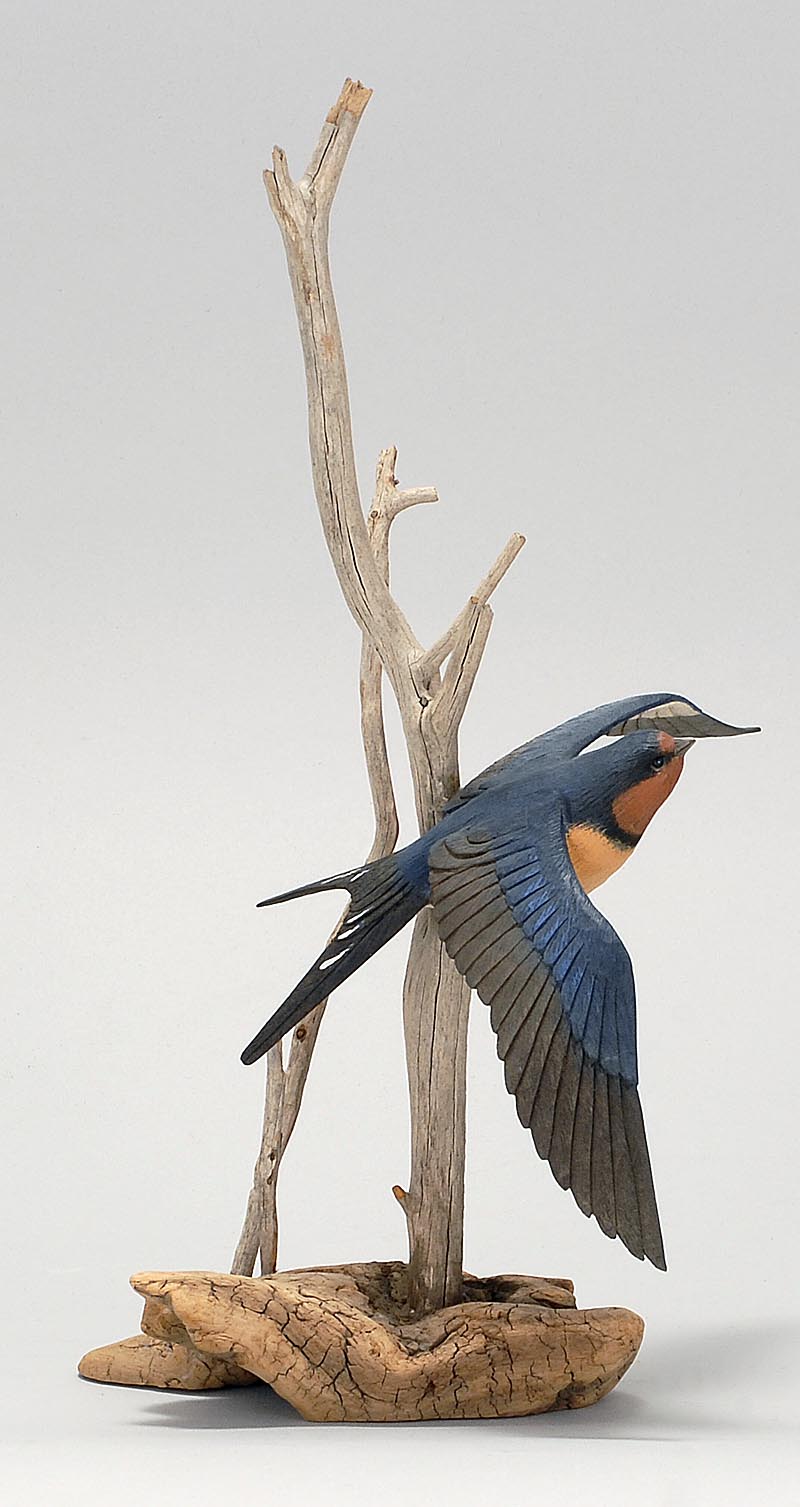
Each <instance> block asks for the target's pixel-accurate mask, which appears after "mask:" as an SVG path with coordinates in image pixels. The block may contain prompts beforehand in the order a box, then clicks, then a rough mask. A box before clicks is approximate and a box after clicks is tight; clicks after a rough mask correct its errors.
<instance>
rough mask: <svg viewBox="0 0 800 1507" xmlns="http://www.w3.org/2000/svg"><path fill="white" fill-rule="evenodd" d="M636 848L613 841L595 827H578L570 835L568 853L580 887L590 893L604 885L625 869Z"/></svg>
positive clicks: (572, 828) (572, 829)
mask: <svg viewBox="0 0 800 1507" xmlns="http://www.w3.org/2000/svg"><path fill="white" fill-rule="evenodd" d="M634 846H635V844H633V843H631V844H630V845H629V844H627V843H626V844H625V845H624V846H623V844H622V843H618V842H615V841H613V839H612V838H610V837H607V836H606V834H605V832H599V831H598V829H597V828H596V827H588V826H582V825H576V826H574V827H570V828H569V831H568V832H567V852H568V853H569V856H570V862H571V864H572V867H573V869H574V870H575V873H576V875H577V877H578V883H579V884H580V886H581V888H582V889H584V890H585V891H586V893H587V895H588V894H589V892H590V891H591V890H596V889H597V888H598V887H599V886H600V885H601V884H604V883H605V881H606V879H608V878H609V877H610V876H611V874H615V873H616V871H617V869H620V868H622V865H623V863H624V862H625V859H626V858H629V857H630V855H631V853H632V852H633V850H634Z"/></svg>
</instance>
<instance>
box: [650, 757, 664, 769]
mask: <svg viewBox="0 0 800 1507" xmlns="http://www.w3.org/2000/svg"><path fill="white" fill-rule="evenodd" d="M666 762H667V760H666V755H665V754H656V756H655V758H654V759H651V760H650V768H651V769H663V768H664V765H665V764H666Z"/></svg>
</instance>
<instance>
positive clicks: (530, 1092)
mask: <svg viewBox="0 0 800 1507" xmlns="http://www.w3.org/2000/svg"><path fill="white" fill-rule="evenodd" d="M562 1018H563V1017H562V1013H561V1002H560V1000H559V998H558V995H557V993H556V991H555V989H554V990H553V993H552V994H551V995H550V998H549V1000H548V1002H547V1006H546V1009H545V1010H544V1013H543V1014H542V1016H541V1017H540V1019H539V1021H538V1024H537V1026H536V1031H535V1033H533V1035H532V1039H531V1042H530V1048H529V1050H528V1054H527V1057H526V1058H525V1064H524V1066H523V1068H522V1071H521V1073H520V1075H519V1079H518V1081H517V1087H516V1089H515V1095H514V1096H515V1098H516V1101H517V1114H518V1116H519V1119H520V1121H521V1123H522V1124H523V1125H524V1126H525V1128H526V1130H528V1129H530V1124H531V1115H532V1113H533V1105H534V1100H535V1098H536V1095H537V1093H538V1091H539V1086H540V1084H541V1080H542V1073H543V1072H544V1067H545V1063H546V1062H547V1059H548V1057H549V1055H550V1048H551V1046H552V1045H553V1037H554V1036H555V1033H556V1031H557V1029H558V1025H559V1022H560V1021H561V1020H562ZM537 1149H538V1148H537Z"/></svg>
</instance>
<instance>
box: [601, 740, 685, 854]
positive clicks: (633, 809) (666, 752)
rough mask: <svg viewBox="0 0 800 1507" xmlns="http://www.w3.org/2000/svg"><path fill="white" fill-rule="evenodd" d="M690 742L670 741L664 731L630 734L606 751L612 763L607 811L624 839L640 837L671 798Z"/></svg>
mask: <svg viewBox="0 0 800 1507" xmlns="http://www.w3.org/2000/svg"><path fill="white" fill-rule="evenodd" d="M694 741H695V740H694V738H673V736H672V734H671V733H665V732H643V733H631V734H629V735H628V736H627V737H624V738H620V739H619V742H618V743H615V744H614V745H612V747H611V748H610V749H609V750H608V752H609V754H610V755H611V763H612V769H611V771H610V773H611V775H612V778H611V782H610V784H611V788H610V789H609V794H610V795H611V809H612V811H613V814H614V818H615V820H616V822H617V825H618V826H619V827H620V828H621V829H622V831H623V832H624V833H625V834H626V835H627V836H629V837H632V838H638V837H641V835H642V833H643V832H644V830H645V827H646V826H647V825H648V823H649V822H650V821H651V819H652V818H653V817H654V816H655V814H656V812H657V810H658V808H659V806H663V804H664V802H665V800H666V799H667V796H668V795H671V793H672V791H673V790H674V789H675V786H676V785H677V783H678V780H679V779H680V777H681V774H682V772H683V761H684V757H685V755H686V754H687V753H688V751H689V749H690V748H691V747H692V745H693V744H694Z"/></svg>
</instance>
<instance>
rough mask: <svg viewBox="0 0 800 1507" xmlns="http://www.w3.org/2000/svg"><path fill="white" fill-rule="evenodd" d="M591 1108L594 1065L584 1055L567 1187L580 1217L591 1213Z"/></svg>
mask: <svg viewBox="0 0 800 1507" xmlns="http://www.w3.org/2000/svg"><path fill="white" fill-rule="evenodd" d="M593 1107H594V1063H593V1062H591V1061H590V1059H589V1058H588V1057H587V1056H586V1054H585V1053H584V1056H583V1063H582V1066H581V1081H580V1084H579V1086H578V1101H577V1104H576V1106H575V1128H574V1132H573V1136H572V1156H571V1159H570V1173H569V1185H570V1187H571V1189H572V1193H573V1197H574V1199H575V1202H576V1204H577V1205H578V1208H579V1209H580V1210H581V1212H582V1213H583V1214H591V1212H592V1112H593Z"/></svg>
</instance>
